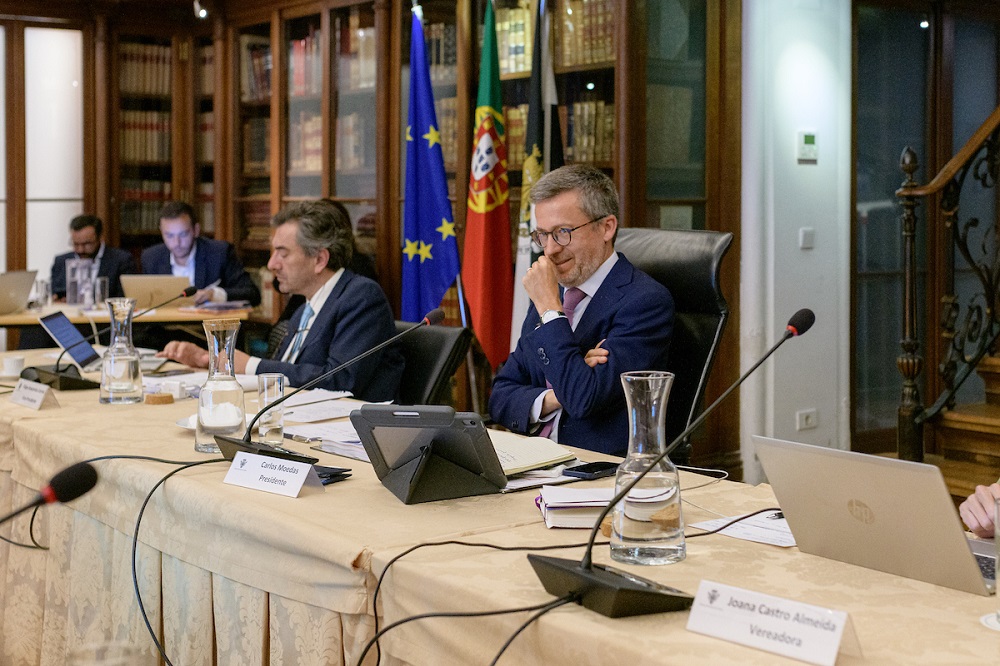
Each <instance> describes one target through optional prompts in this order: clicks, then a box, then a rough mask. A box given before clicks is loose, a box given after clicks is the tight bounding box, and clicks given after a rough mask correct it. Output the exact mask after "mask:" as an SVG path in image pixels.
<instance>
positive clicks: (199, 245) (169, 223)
mask: <svg viewBox="0 0 1000 666" xmlns="http://www.w3.org/2000/svg"><path fill="white" fill-rule="evenodd" d="M160 236H161V237H162V238H163V242H162V243H160V244H158V245H154V246H153V247H150V248H147V249H146V250H144V251H143V253H142V258H141V261H142V272H143V273H146V274H147V275H177V276H183V277H186V278H188V280H189V281H190V283H191V285H192V286H193V287H196V288H197V289H198V291H197V292H195V294H194V302H195V303H199V304H200V303H205V302H207V301H215V302H225V301H249V302H250V305H258V304H260V290H259V289H257V286H256V285H254V283H253V280H251V279H250V275H249V274H248V273H247V272H246V271H245V270H244V269H243V264H242V262H240V260H239V258H238V257H237V256H236V249H235V248H234V247H233V245H232V244H231V243H227V242H225V241H221V240H213V239H211V238H202V237H201V226H200V225H199V224H198V220H197V218H196V217H195V212H194V209H193V208H192V207H191V206H190V205H188V204H186V203H184V202H183V201H170V202H167V203H166V204H164V206H163V208H162V209H161V210H160Z"/></svg>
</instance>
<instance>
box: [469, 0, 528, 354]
mask: <svg viewBox="0 0 1000 666" xmlns="http://www.w3.org/2000/svg"><path fill="white" fill-rule="evenodd" d="M502 109H503V105H502V102H501V99H500V61H499V59H498V58H497V39H496V21H495V19H494V16H493V3H492V2H487V3H486V18H485V20H484V21H483V56H482V60H481V62H480V65H479V95H478V97H477V99H476V129H475V136H474V138H473V146H474V148H473V153H472V170H471V173H470V174H469V196H468V212H467V214H466V218H465V255H464V257H463V267H462V284H463V285H464V287H465V298H466V300H467V301H468V302H469V311H470V312H471V314H472V327H473V329H474V330H475V331H476V336H477V337H478V338H479V342H480V344H482V346H483V351H485V352H486V356H487V357H488V358H489V360H490V365H491V366H493V367H494V368H496V367H497V366H498V365H500V363H502V362H503V361H504V360H505V359H506V358H507V354H508V353H509V351H510V313H511V300H512V298H513V296H512V292H513V284H514V283H513V280H514V277H513V271H512V268H511V252H510V204H509V202H508V199H507V197H508V182H507V146H506V144H505V143H504V134H506V130H505V129H504V124H503V111H502ZM522 315H523V313H522Z"/></svg>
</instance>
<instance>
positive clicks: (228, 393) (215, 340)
mask: <svg viewBox="0 0 1000 666" xmlns="http://www.w3.org/2000/svg"><path fill="white" fill-rule="evenodd" d="M204 325H205V337H206V338H208V380H207V381H206V382H205V385H204V386H203V387H201V395H200V396H199V398H198V426H197V428H195V435H194V437H195V439H194V448H195V450H196V451H201V452H202V453H219V447H218V445H217V444H216V443H215V436H216V435H229V436H231V437H242V436H243V434H244V433H245V432H246V417H245V416H244V414H245V409H244V407H243V387H242V386H240V384H239V382H237V381H236V372H235V368H234V366H233V350H234V349H235V348H236V334H237V333H238V332H239V330H240V320H239V319H209V320H207V321H206V322H205V323H204Z"/></svg>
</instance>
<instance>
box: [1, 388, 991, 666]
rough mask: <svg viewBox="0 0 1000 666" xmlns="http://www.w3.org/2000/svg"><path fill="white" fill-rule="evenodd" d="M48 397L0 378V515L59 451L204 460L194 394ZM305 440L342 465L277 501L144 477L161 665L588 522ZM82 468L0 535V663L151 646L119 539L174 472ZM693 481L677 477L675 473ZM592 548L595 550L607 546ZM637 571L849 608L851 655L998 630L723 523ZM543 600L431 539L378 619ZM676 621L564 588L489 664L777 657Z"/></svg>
mask: <svg viewBox="0 0 1000 666" xmlns="http://www.w3.org/2000/svg"><path fill="white" fill-rule="evenodd" d="M58 399H59V401H60V405H61V406H60V407H59V408H57V409H44V410H42V411H40V412H35V411H32V410H29V409H26V408H22V407H18V406H14V405H11V404H9V401H8V396H0V511H8V510H10V509H11V508H12V507H15V506H19V505H21V504H22V503H26V502H28V501H30V500H31V499H32V498H33V497H34V494H35V492H36V489H37V488H39V487H40V486H42V485H43V484H44V483H45V482H46V481H47V480H48V479H49V478H50V477H51V476H52V474H53V473H54V472H55V471H57V470H59V469H61V468H63V467H65V466H66V465H68V464H71V463H73V462H76V461H78V460H83V459H88V458H93V457H97V456H103V455H109V454H122V453H126V454H141V455H150V456H157V457H163V458H169V459H173V460H183V461H194V460H206V459H209V458H210V456H205V455H203V454H197V453H195V452H194V450H193V436H192V434H191V433H190V432H188V431H185V430H182V429H181V428H180V427H178V426H176V425H175V422H176V421H177V420H178V419H180V418H182V417H185V416H188V415H190V414H191V413H193V412H194V411H195V409H196V408H195V405H194V403H193V402H192V401H184V402H180V403H177V404H174V405H167V406H149V405H132V406H110V405H99V404H98V403H97V395H96V392H95V391H87V392H73V393H58ZM322 457H323V460H322V462H323V463H324V464H334V465H344V466H348V467H351V468H352V469H353V470H354V476H353V478H351V479H350V480H348V481H346V482H343V483H339V484H335V485H333V486H330V487H328V488H327V489H326V491H325V492H323V493H314V494H308V495H305V496H303V497H300V498H296V499H291V498H285V497H280V496H275V495H271V494H267V493H263V492H255V491H251V490H247V489H243V488H237V487H233V486H229V485H226V484H224V483H222V478H223V476H224V474H225V470H226V465H224V464H221V463H216V464H212V465H205V466H201V467H196V468H193V469H190V470H186V471H183V472H181V473H179V474H177V475H175V476H173V477H172V478H171V479H170V480H169V481H167V483H166V484H165V485H164V486H161V487H160V488H159V489H158V490H157V491H156V493H155V494H154V496H153V499H152V500H151V502H150V504H149V506H148V508H147V510H146V514H145V516H144V518H143V522H142V525H141V528H140V538H139V541H140V547H139V551H138V559H139V568H138V578H139V582H140V588H141V590H142V594H143V599H144V602H145V605H146V608H147V611H148V612H149V615H150V620H151V622H152V624H153V627H154V628H156V630H157V632H158V634H159V635H160V636H161V638H162V640H163V641H164V644H165V646H166V649H167V653H168V655H170V657H171V660H172V661H173V662H174V663H175V664H178V665H180V664H184V665H189V664H213V663H220V664H292V663H297V664H341V663H351V664H353V663H355V662H356V660H357V658H358V656H359V654H360V651H361V648H362V646H363V645H364V643H365V642H366V641H367V640H368V639H369V638H370V637H371V635H372V633H373V615H372V608H371V597H372V591H373V587H374V584H375V580H376V577H377V575H378V574H379V573H380V572H381V571H382V569H383V568H384V566H385V563H386V562H387V561H388V560H389V559H390V558H391V557H392V556H393V555H395V554H396V553H398V552H401V551H402V550H404V549H406V548H408V547H409V546H411V545H414V544H417V543H422V542H426V541H437V540H442V539H449V538H466V539H473V540H487V541H491V542H495V543H501V544H508V545H533V544H537V545H544V544H555V543H573V542H576V541H580V540H582V539H584V538H585V536H586V533H585V532H584V531H580V530H546V529H545V528H544V526H543V524H542V523H541V519H540V516H539V514H538V511H537V509H536V508H535V507H534V502H533V497H534V493H531V492H529V493H517V494H512V495H494V496H488V497H477V498H466V499H461V500H451V501H444V502H435V503H430V504H422V505H414V506H406V505H403V504H402V503H400V502H399V501H398V500H397V499H396V498H395V497H394V496H393V495H392V494H390V493H389V492H388V491H387V490H385V489H384V488H383V487H382V486H381V484H379V483H378V481H377V479H375V477H374V474H373V473H372V470H371V468H370V467H368V466H367V465H365V464H362V463H359V462H357V461H348V460H345V459H342V458H337V457H334V456H326V455H325V454H322ZM95 464H96V466H97V468H98V471H99V474H100V481H99V484H98V486H97V487H96V488H95V489H94V490H93V491H91V492H90V493H89V494H87V495H85V496H84V497H82V498H80V499H79V500H76V501H74V502H72V503H71V504H70V505H52V506H48V507H45V508H43V509H42V510H41V511H40V513H39V519H38V521H37V525H36V535H37V536H38V539H39V541H40V542H42V543H43V544H49V545H50V546H51V549H50V550H49V551H45V552H42V551H37V550H27V549H22V548H15V547H12V546H9V545H7V544H6V543H2V542H0V575H3V577H4V580H3V584H2V585H0V663H3V664H45V665H49V664H53V665H55V664H64V663H66V661H67V655H68V654H69V653H70V652H71V651H72V650H73V649H75V648H77V647H78V646H81V645H87V644H95V643H108V642H122V643H128V644H132V645H133V646H135V649H136V650H137V651H139V652H140V653H141V655H143V658H144V659H145V661H143V658H135V659H133V660H132V662H131V663H155V662H156V659H155V657H154V649H153V647H152V643H151V641H150V639H149V637H148V635H147V633H146V629H145V627H144V626H143V624H142V620H141V619H140V617H139V613H138V609H137V606H136V601H135V598H134V594H133V592H132V582H131V577H130V567H129V562H130V557H131V553H130V550H131V535H132V533H133V529H134V524H135V520H136V515H137V512H138V510H139V507H140V505H141V503H142V501H143V499H144V498H145V496H146V494H147V493H148V492H149V490H150V489H151V488H152V487H153V486H154V485H155V484H156V482H157V481H158V480H159V479H160V478H161V477H162V476H163V475H165V474H166V473H168V472H169V471H171V470H172V469H174V468H173V467H172V466H169V465H164V464H159V463H153V462H140V461H124V460H114V461H101V462H97V463H95ZM696 479H697V477H693V476H691V475H684V477H683V485H684V486H685V487H690V486H691V485H693V484H694V483H696V482H697V481H696ZM594 483H609V480H603V481H599V482H594ZM685 497H686V498H687V499H689V500H691V501H693V502H695V503H696V504H698V505H700V506H703V507H706V508H708V509H712V510H714V511H718V512H720V513H722V514H725V515H732V514H736V513H738V512H743V511H750V510H753V509H757V508H762V507H765V506H771V505H773V504H774V499H773V495H772V494H771V492H770V489H769V488H768V487H766V486H760V487H756V488H753V487H749V486H745V485H742V484H737V483H731V482H723V483H720V484H717V485H714V486H710V487H707V488H702V489H697V490H690V491H688V492H686V493H685ZM685 512H686V514H685V515H686V519H687V520H688V522H693V521H696V520H699V519H707V518H711V517H713V515H712V514H710V513H708V512H706V511H703V510H701V509H698V508H694V507H691V506H688V507H686V508H685ZM27 527H28V518H27V516H23V517H20V518H18V519H16V520H14V521H11V522H10V523H8V524H6V525H4V526H2V527H0V534H2V535H4V536H7V537H9V538H12V539H14V540H16V541H21V542H26V541H27V540H28V535H27ZM579 552H580V551H579V549H577V550H573V551H568V552H566V556H567V557H578V556H579ZM596 559H597V560H598V561H607V559H608V549H607V547H606V546H605V547H599V548H598V549H597V551H596ZM635 570H636V571H637V572H638V573H640V575H645V576H648V577H651V578H653V579H655V580H658V581H661V582H664V583H666V584H669V585H673V586H675V587H679V588H681V589H684V590H687V591H689V592H694V591H696V590H697V587H698V583H699V582H700V581H701V580H702V579H711V580H716V581H719V582H723V583H728V584H731V585H736V586H739V587H744V588H747V589H752V590H757V591H760V592H765V593H769V594H774V595H778V596H783V597H787V598H790V599H796V600H799V601H804V602H807V603H813V604H818V605H822V606H827V607H830V608H834V609H838V610H844V611H847V612H849V613H850V615H851V617H852V619H853V622H854V625H855V627H856V630H857V634H858V636H859V638H860V641H861V645H862V649H863V650H864V657H865V659H864V661H865V662H866V663H880V664H881V663H915V662H916V663H998V662H1000V636H998V635H997V634H996V633H995V632H991V631H989V630H987V629H986V628H984V627H982V626H981V625H980V624H979V617H980V616H981V615H983V614H985V613H987V612H990V611H993V610H995V608H996V606H997V603H996V600H995V599H988V598H982V597H976V596H973V595H969V594H965V593H961V592H956V591H952V590H946V589H943V588H939V587H935V586H932V585H928V584H925V583H920V582H917V581H912V580H907V579H902V578H897V577H895V576H890V575H887V574H882V573H879V572H874V571H868V570H864V569H860V568H857V567H852V566H849V565H845V564H841V563H837V562H832V561H829V560H823V559H821V558H816V557H812V556H808V555H803V554H801V553H799V552H798V551H797V550H796V549H779V548H776V547H771V546H763V545H759V544H751V543H746V542H742V541H738V540H735V539H730V538H727V537H722V536H710V537H705V538H700V539H692V540H690V541H689V543H688V558H687V559H686V560H685V561H684V562H682V563H679V564H676V565H672V566H668V567H653V568H641V569H640V568H636V569H635ZM547 599H549V597H548V595H547V594H546V593H545V592H544V590H543V589H542V587H541V585H540V583H538V581H537V579H536V578H535V576H534V574H533V572H532V570H531V568H530V566H529V565H528V562H527V559H526V556H525V555H524V554H523V553H503V552H495V551H486V550H482V549H467V548H462V547H458V546H443V547H434V548H425V549H422V550H420V551H417V552H415V553H413V554H411V555H409V556H407V557H406V558H404V559H403V560H402V561H400V562H399V563H397V564H396V565H395V566H394V567H393V570H392V572H391V573H390V574H389V576H388V578H387V581H386V585H385V588H384V589H383V591H382V593H381V594H380V597H379V612H380V614H384V619H383V622H388V621H393V620H396V619H399V618H402V617H405V616H409V615H411V614H415V613H421V612H429V611H445V610H449V611H454V610H486V609H496V608H505V607H513V606H518V605H531V604H536V603H540V602H544V601H546V600H547ZM524 619H526V616H525V615H524V614H521V615H515V616H506V617H499V618H489V619H434V620H425V621H418V622H413V623H411V624H409V625H405V626H404V627H400V628H399V629H396V630H394V631H393V632H391V633H390V634H388V636H387V637H386V638H385V639H384V641H383V660H382V663H383V664H393V663H408V664H449V663H451V664H478V663H483V664H485V663H488V662H489V660H490V658H491V657H492V655H493V654H494V653H495V652H496V650H497V649H499V646H500V645H501V644H502V643H503V641H504V640H505V639H506V638H507V637H508V636H509V635H510V634H511V633H512V632H513V630H514V629H515V628H516V627H517V626H518V625H519V624H520V623H521V622H523V621H524ZM686 622H687V613H675V614H660V615H654V616H646V617H638V618H624V619H616V620H611V619H608V618H604V617H601V616H599V615H596V614H594V613H591V612H590V611H587V610H585V609H583V608H581V607H578V606H568V607H564V608H561V609H558V610H556V611H553V612H552V613H550V614H548V615H546V616H545V617H543V618H542V619H541V620H540V621H539V622H538V623H537V624H536V625H533V626H532V627H531V628H529V629H528V630H527V631H526V632H524V633H523V634H522V635H521V636H519V637H518V639H517V640H516V641H515V642H514V644H513V645H512V647H511V649H510V651H509V654H508V655H506V656H505V659H504V660H503V661H502V662H501V663H510V664H513V663H523V664H556V663H565V664H590V663H592V664H609V663H622V664H625V663H628V664H644V663H650V664H653V663H690V662H707V663H736V662H740V663H745V662H757V663H774V662H777V661H779V658H778V657H775V656H773V655H767V654H764V653H761V652H756V651H754V650H751V649H749V648H744V647H740V646H735V645H730V644H728V643H723V642H721V641H717V640H713V639H710V638H707V637H704V636H700V635H697V634H693V633H689V632H687V631H686V630H685V629H684V625H685V624H686ZM855 661H856V660H854V659H850V658H845V657H842V658H841V660H840V661H839V662H838V663H854V662H855ZM366 663H374V660H373V659H372V658H369V659H368V660H367V662H366Z"/></svg>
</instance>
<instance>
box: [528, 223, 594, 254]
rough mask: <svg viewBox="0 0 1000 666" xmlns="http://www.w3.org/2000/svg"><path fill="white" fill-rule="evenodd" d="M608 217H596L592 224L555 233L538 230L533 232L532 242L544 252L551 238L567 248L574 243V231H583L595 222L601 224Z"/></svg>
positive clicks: (561, 229) (566, 228)
mask: <svg viewBox="0 0 1000 666" xmlns="http://www.w3.org/2000/svg"><path fill="white" fill-rule="evenodd" d="M606 217H607V215H601V216H600V217H595V218H594V219H592V220H591V221H590V222H584V223H583V224H578V225H576V226H575V227H561V228H559V229H556V230H555V231H538V230H537V229H536V230H535V231H532V232H531V242H532V243H534V244H535V245H536V246H537V247H539V248H541V249H543V250H544V249H545V245H546V243H548V242H549V238H550V237H551V238H552V240H554V241H555V242H556V245H560V246H562V247H566V246H567V245H569V244H570V243H571V242H572V241H573V232H574V231H576V230H577V229H582V228H583V227H585V226H587V225H588V224H593V223H594V222H600V221H601V220H603V219H604V218H606Z"/></svg>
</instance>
